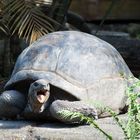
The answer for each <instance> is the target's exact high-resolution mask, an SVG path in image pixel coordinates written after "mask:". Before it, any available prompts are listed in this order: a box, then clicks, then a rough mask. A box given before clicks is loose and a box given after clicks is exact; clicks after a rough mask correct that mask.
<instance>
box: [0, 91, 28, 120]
mask: <svg viewBox="0 0 140 140" xmlns="http://www.w3.org/2000/svg"><path fill="white" fill-rule="evenodd" d="M25 105H26V99H25V96H24V95H23V94H22V93H20V92H18V91H16V90H9V91H4V92H3V93H2V94H1V95H0V118H14V117H16V116H17V115H18V114H20V113H21V112H22V110H23V109H24V108H25Z"/></svg>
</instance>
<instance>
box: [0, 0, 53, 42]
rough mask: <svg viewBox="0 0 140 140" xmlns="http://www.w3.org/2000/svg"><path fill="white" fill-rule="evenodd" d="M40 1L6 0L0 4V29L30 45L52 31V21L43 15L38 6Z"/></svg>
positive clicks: (42, 2) (41, 2)
mask: <svg viewBox="0 0 140 140" xmlns="http://www.w3.org/2000/svg"><path fill="white" fill-rule="evenodd" d="M40 4H44V1H42V0H7V1H1V2H0V14H1V17H2V18H1V21H0V29H1V30H2V31H3V32H5V33H6V31H7V29H6V28H9V30H10V33H11V35H13V34H18V35H19V37H22V38H24V39H26V41H29V42H30V43H31V42H33V41H35V40H36V39H37V38H39V37H40V36H43V35H44V34H47V33H48V32H52V31H54V27H53V26H52V23H55V21H54V20H52V19H51V18H49V17H48V16H47V15H45V14H44V13H43V12H42V11H41V9H40V7H39V5H40Z"/></svg>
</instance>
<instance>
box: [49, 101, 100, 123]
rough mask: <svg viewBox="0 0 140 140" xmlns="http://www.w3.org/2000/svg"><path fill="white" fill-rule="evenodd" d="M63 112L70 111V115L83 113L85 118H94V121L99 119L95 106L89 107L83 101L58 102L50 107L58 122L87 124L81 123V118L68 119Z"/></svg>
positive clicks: (69, 117)
mask: <svg viewBox="0 0 140 140" xmlns="http://www.w3.org/2000/svg"><path fill="white" fill-rule="evenodd" d="M63 111H68V112H69V113H75V112H76V113H81V114H83V115H84V116H88V117H92V118H93V119H97V118H98V117H97V111H96V109H95V108H94V107H93V106H90V105H87V104H86V103H84V102H82V101H72V102H70V101H63V100H56V101H54V102H53V103H52V104H51V106H50V112H51V115H52V116H53V117H54V118H56V119H57V120H59V121H61V122H64V123H69V124H73V123H80V124H83V123H85V122H84V121H81V117H74V118H73V117H71V116H68V117H66V115H65V113H64V114H63Z"/></svg>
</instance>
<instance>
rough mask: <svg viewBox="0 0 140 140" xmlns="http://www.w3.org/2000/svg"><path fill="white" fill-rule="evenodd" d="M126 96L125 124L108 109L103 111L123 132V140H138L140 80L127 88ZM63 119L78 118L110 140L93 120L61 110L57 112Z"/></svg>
mask: <svg viewBox="0 0 140 140" xmlns="http://www.w3.org/2000/svg"><path fill="white" fill-rule="evenodd" d="M127 95H128V102H127V104H128V112H127V122H124V121H122V120H121V119H120V118H119V117H118V115H117V114H116V113H115V112H114V111H112V110H111V109H110V108H108V107H106V108H105V110H106V111H107V112H109V113H110V114H111V116H112V117H113V118H114V120H115V121H116V123H117V125H118V126H119V127H120V128H121V129H122V130H123V132H124V135H125V139H127V140H137V139H140V101H139V100H140V80H138V81H137V82H135V83H134V84H132V86H130V87H128V88H127ZM59 113H60V114H61V115H62V116H63V117H66V118H70V119H73V118H77V117H79V118H80V121H81V122H83V121H84V122H86V123H88V124H90V125H92V126H94V127H95V128H96V129H98V130H99V131H100V132H102V134H104V135H105V136H106V137H107V138H108V139H112V137H111V136H110V135H108V134H107V133H106V132H104V131H103V130H102V129H101V128H99V126H98V124H97V123H96V122H95V121H94V120H93V118H90V117H87V116H84V115H83V114H81V113H78V112H70V111H68V110H62V111H60V112H59Z"/></svg>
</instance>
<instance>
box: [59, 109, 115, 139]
mask: <svg viewBox="0 0 140 140" xmlns="http://www.w3.org/2000/svg"><path fill="white" fill-rule="evenodd" d="M58 113H59V114H60V115H61V116H62V117H63V118H65V119H67V118H69V119H70V120H73V119H75V118H80V122H85V123H86V124H90V125H91V126H93V127H94V128H96V129H97V130H99V131H100V132H101V133H102V134H103V135H104V136H106V138H107V139H109V140H112V137H111V136H110V135H108V134H107V133H106V132H105V131H104V130H102V129H101V128H100V127H99V126H98V124H97V123H96V122H95V120H94V119H93V118H91V117H87V116H85V115H83V114H82V113H79V112H71V111H69V110H62V111H59V112H58Z"/></svg>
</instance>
